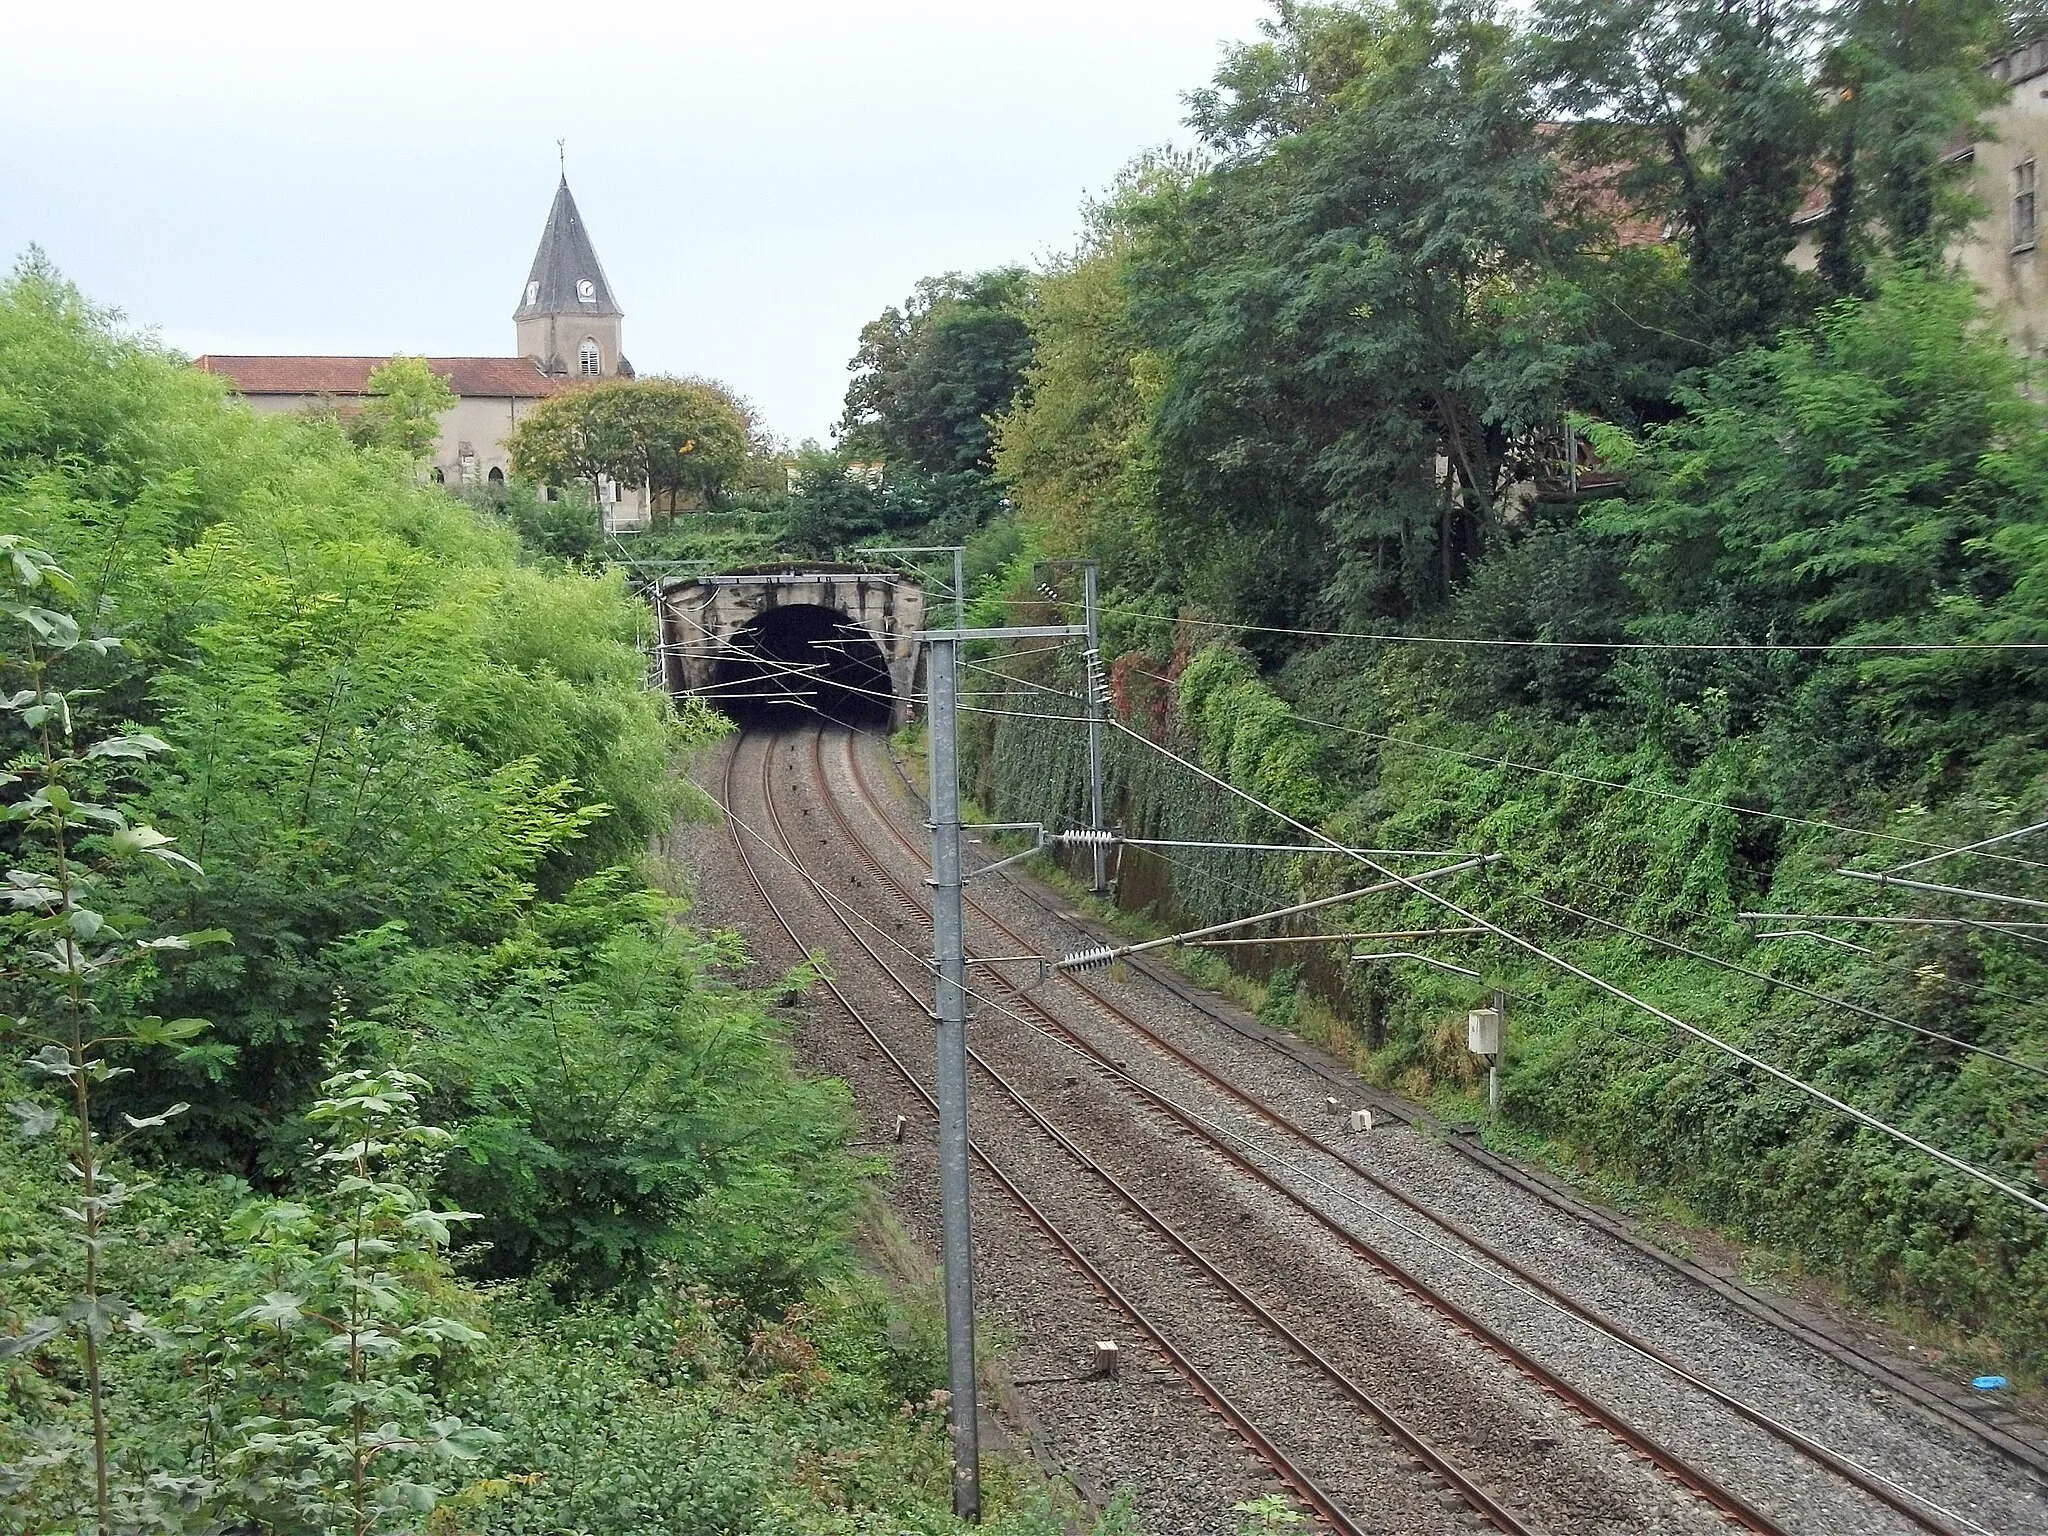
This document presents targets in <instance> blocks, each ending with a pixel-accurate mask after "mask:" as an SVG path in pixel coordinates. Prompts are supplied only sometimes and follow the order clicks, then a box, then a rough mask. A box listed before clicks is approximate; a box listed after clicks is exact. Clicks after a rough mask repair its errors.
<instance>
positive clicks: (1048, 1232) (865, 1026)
mask: <svg viewBox="0 0 2048 1536" xmlns="http://www.w3.org/2000/svg"><path fill="white" fill-rule="evenodd" d="M746 739H747V738H746V737H745V736H744V735H742V736H741V738H740V739H739V740H738V741H735V742H734V743H733V746H732V748H731V749H730V750H729V751H728V752H727V754H726V762H725V776H724V789H723V795H722V803H723V806H724V808H725V809H726V810H727V812H728V816H727V829H728V831H729V832H730V834H731V836H732V843H733V850H734V852H735V853H736V854H737V855H738V857H739V860H740V864H741V866H742V867H743V868H744V869H745V870H746V872H747V877H748V879H749V881H750V882H751V883H752V884H753V887H754V890H755V892H756V894H758V895H759V896H760V898H761V903H762V905H763V906H764V907H765V908H766V909H767V911H768V914H769V915H770V916H771V917H773V918H774V919H775V922H776V925H777V926H778V927H780V928H781V929H782V931H783V933H784V934H785V935H787V936H788V938H789V941H790V943H791V944H793V945H795V946H796V949H797V951H798V953H800V954H808V953H809V952H810V951H809V949H808V948H807V946H806V945H805V944H804V941H803V940H802V938H800V937H799V936H798V934H797V931H796V929H795V927H794V926H793V925H792V924H791V922H790V921H789V918H788V915H787V914H786V913H785V912H784V911H783V909H782V907H781V906H780V905H778V904H777V902H776V900H775V898H774V897H773V896H771V895H770V894H769V892H768V885H767V882H766V881H765V880H764V879H763V878H762V875H761V871H760V869H759V867H758V866H757V865H756V864H755V862H754V859H753V856H752V855H751V854H750V853H749V852H748V851H747V847H746V840H745V837H744V836H743V835H742V833H741V831H740V828H739V825H738V823H737V821H736V820H735V819H734V818H733V817H732V816H731V815H730V810H731V806H732V785H733V770H734V768H735V766H736V765H737V763H738V761H739V754H740V747H741V745H742V744H743V743H744V742H745V740H746ZM767 739H768V740H769V741H770V742H771V743H772V742H773V741H774V740H775V739H776V738H775V737H773V736H771V737H769V738H767ZM772 753H773V747H772V745H771V747H770V750H769V756H768V757H766V758H764V761H763V775H762V778H763V785H762V789H763V794H762V799H763V803H764V804H765V805H766V806H767V808H768V813H769V817H770V819H771V821H773V823H774V826H775V833H776V836H777V837H778V838H780V839H781V840H782V841H783V843H784V847H785V849H786V850H790V851H791V856H792V857H793V856H794V855H793V844H792V843H791V842H790V840H789V838H788V835H787V833H786V831H785V829H784V828H783V826H782V823H781V818H780V815H779V814H778V813H777V812H776V810H775V804H774V799H773V797H772V795H770V794H769V793H768V777H769V773H770V772H771V771H772V768H773V758H772ZM841 922H842V923H844V919H843V918H842V919H841ZM845 926H847V928H848V930H849V932H851V931H852V927H851V925H850V924H846V925H845ZM854 936H855V938H856V940H857V941H858V940H859V935H858V934H857V933H856V934H855V935H854ZM861 942H862V943H863V947H865V942H864V941H861ZM885 969H886V968H885ZM891 974H892V975H893V973H891ZM821 979H822V980H823V981H824V984H825V988H826V990H827V991H828V992H830V993H831V994H832V997H833V999H834V1000H835V1001H836V1002H837V1003H838V1004H839V1006H840V1008H841V1009H842V1010H843V1011H844V1012H845V1014H846V1016H847V1017H848V1018H849V1019H851V1020H852V1021H853V1022H854V1024H855V1025H856V1026H857V1027H858V1028H859V1029H860V1030H861V1032H862V1033H863V1034H865V1035H866V1036H867V1037H868V1040H869V1042H870V1043H871V1044H873V1046H874V1047H875V1049H876V1050H878V1051H880V1052H881V1053H882V1056H883V1058H884V1059H885V1060H886V1061H887V1062H888V1063H889V1065H890V1066H891V1067H892V1068H894V1070H895V1072H896V1074H897V1076H899V1077H901V1078H902V1079H903V1081H904V1083H905V1084H906V1085H907V1086H908V1087H909V1088H910V1089H911V1091H912V1092H914V1093H915V1094H917V1096H918V1097H919V1098H920V1099H922V1100H923V1101H924V1105H925V1109H926V1111H927V1112H928V1113H929V1114H930V1115H931V1116H932V1117H933V1118H934V1119H936V1118H937V1116H938V1101H937V1100H936V1099H935V1098H933V1096H932V1094H931V1092H930V1090H929V1089H927V1088H926V1087H925V1085H924V1084H923V1083H922V1082H920V1081H919V1080H918V1078H917V1074H916V1073H915V1072H913V1071H912V1070H911V1069H910V1067H909V1065H908V1064H907V1063H906V1062H905V1061H904V1060H903V1058H902V1057H901V1056H899V1055H898V1054H897V1053H896V1051H895V1050H894V1049H893V1048H892V1047H891V1046H890V1045H889V1043H888V1041H887V1040H885V1039H883V1038H882V1034H881V1031H880V1030H878V1029H877V1028H876V1027H875V1026H874V1024H873V1022H872V1021H870V1020H869V1019H868V1017H867V1015H865V1014H864V1013H862V1012H861V1010H860V1009H858V1008H856V1007H855V1006H854V1004H853V1001H852V1000H851V999H850V998H848V997H847V995H846V993H845V992H844V991H843V990H842V989H841V988H840V986H839V984H838V982H837V981H836V980H834V979H833V978H832V977H830V976H825V977H823V978H821ZM969 1152H970V1155H972V1157H973V1158H974V1160H975V1162H976V1163H978V1164H979V1165H980V1166H981V1168H982V1170H983V1171H984V1172H985V1173H987V1174H988V1176H989V1177H990V1178H991V1179H993V1180H994V1181H995V1183H996V1185H997V1187H998V1188H999V1189H1001V1190H1002V1191H1003V1193H1004V1194H1005V1195H1006V1196H1008V1198H1009V1199H1010V1201H1011V1203H1012V1204H1014V1205H1015V1206H1016V1207H1017V1209H1018V1210H1019V1211H1020V1212H1021V1213H1022V1214H1023V1215H1024V1217H1025V1218H1026V1219H1027V1220H1029V1221H1030V1222H1031V1224H1032V1225H1033V1226H1035V1227H1037V1228H1038V1230H1039V1231H1040V1232H1042V1233H1043V1234H1044V1235H1045V1237H1046V1238H1047V1240H1048V1241H1050V1242H1051V1243H1052V1245H1053V1246H1054V1247H1055V1248H1056V1249H1057V1250H1058V1251H1059V1252H1060V1253H1061V1254H1062V1255H1063V1256H1064V1257H1065V1258H1066V1260H1067V1261H1068V1262H1069V1263H1071V1264H1072V1265H1073V1266H1074V1267H1075V1268H1076V1269H1078V1270H1079V1271H1080V1272H1081V1274H1082V1276H1083V1277H1084V1278H1085V1279H1086V1280H1087V1281H1088V1283H1089V1284H1090V1285H1092V1286H1093V1287H1094V1288H1095V1289H1096V1290H1097V1291H1098V1292H1100V1293H1101V1294H1102V1295H1103V1296H1104V1297H1106V1298H1107V1299H1108V1300H1109V1301H1110V1303H1111V1304H1112V1305H1113V1306H1115V1307H1116V1308H1117V1309H1118V1310H1119V1311H1121V1312H1122V1313H1123V1314H1124V1315H1125V1316H1126V1317H1128V1318H1129V1319H1130V1321H1131V1324H1132V1326H1133V1327H1135V1328H1136V1329H1137V1330H1138V1331H1139V1332H1140V1333H1142V1334H1143V1335H1144V1336H1145V1337H1146V1338H1147V1339H1149V1340H1151V1341H1152V1343H1153V1345H1154V1347H1156V1348H1157V1349H1158V1350H1159V1352H1160V1353H1161V1354H1162V1355H1163V1356H1164V1357H1165V1359H1166V1361H1167V1363H1168V1364H1169V1365H1170V1366H1172V1367H1173V1369H1174V1370H1175V1371H1176V1372H1178V1373H1179V1375H1180V1376H1181V1377H1182V1378H1183V1379H1184V1380H1186V1381H1187V1383H1188V1384H1189V1385H1190V1386H1191V1387H1193V1388H1194V1390H1195V1392H1196V1394H1197V1395H1198V1396H1199V1397H1200V1398H1201V1399H1202V1400H1203V1401H1204V1402H1206V1403H1208V1404H1209V1406H1210V1407H1211V1408H1212V1409H1214V1410H1215V1412H1216V1413H1217V1415H1218V1416H1219V1417H1221V1418H1222V1419H1223V1420H1224V1422H1225V1423H1227V1424H1229V1425H1230V1426H1231V1428H1232V1429H1233V1430H1235V1431H1236V1432H1237V1434H1238V1435H1239V1436H1240V1437H1241V1438H1242V1439H1243V1440H1244V1441H1245V1443H1246V1444H1248V1445H1249V1446H1250V1447H1251V1448H1252V1450H1253V1452H1254V1453H1255V1454H1256V1455H1257V1456H1258V1457H1259V1458H1260V1460H1262V1461H1264V1462H1265V1463H1266V1464H1267V1466H1269V1467H1270V1468H1272V1470H1273V1472H1274V1473H1275V1475H1276V1476H1278V1477H1279V1479H1280V1480H1281V1482H1282V1483H1284V1484H1285V1485H1286V1486H1287V1487H1288V1488H1289V1489H1290V1490H1292V1491H1293V1493H1294V1494H1295V1495H1296V1497H1298V1498H1299V1499H1301V1501H1302V1502H1303V1503H1304V1504H1306V1505H1308V1506H1309V1508H1310V1509H1312V1510H1314V1511H1315V1513H1316V1514H1317V1515H1318V1516H1319V1517H1321V1519H1322V1520H1323V1521H1324V1522H1325V1523H1326V1524H1328V1525H1329V1526H1330V1527H1331V1528H1332V1529H1333V1530H1335V1531H1337V1532H1339V1533H1340V1536H1367V1528H1366V1527H1364V1526H1361V1525H1360V1524H1358V1523H1357V1522H1356V1521H1354V1520H1353V1519H1352V1518H1351V1517H1350V1516H1349V1515H1347V1514H1346V1513H1345V1512H1344V1510H1343V1508H1342V1507H1341V1506H1340V1505H1339V1504H1338V1503H1337V1502H1336V1500H1335V1499H1334V1498H1333V1497H1332V1496H1331V1495H1329V1494H1328V1493H1326V1492H1324V1490H1323V1489H1322V1488H1321V1487H1320V1486H1318V1484H1317V1483H1316V1482H1315V1480H1314V1479H1313V1478H1312V1477H1310V1476H1309V1474H1308V1473H1307V1472H1305V1471H1304V1470H1303V1469H1302V1468H1301V1467H1300V1466H1299V1465H1297V1464H1296V1463H1295V1462H1294V1460H1293V1459H1292V1458H1291V1457H1289V1456H1288V1455H1287V1453H1286V1452H1285V1451H1283V1450H1282V1449H1281V1448H1280V1447H1279V1446H1278V1445H1276V1444H1275V1443H1274V1442H1273V1441H1272V1439H1271V1438H1270V1437H1269V1436H1268V1435H1267V1434H1266V1433H1265V1432H1264V1431H1263V1430H1261V1429H1260V1428H1259V1427H1258V1425H1257V1424H1256V1423H1254V1422H1253V1420H1252V1419H1251V1417H1250V1415H1249V1414H1248V1413H1246V1411H1245V1410H1244V1409H1242V1408H1240V1407H1239V1406H1238V1405H1237V1404H1236V1403H1235V1402H1234V1401H1233V1400H1232V1399H1231V1397H1230V1395H1229V1394H1228V1393H1226V1392H1225V1391H1224V1390H1223V1389H1222V1388H1221V1387H1219V1386H1217V1385H1216V1383H1215V1382H1213V1381H1211V1380H1210V1379H1209V1377H1208V1376H1207V1374H1205V1373H1204V1372H1203V1371H1202V1369H1201V1368H1200V1367H1199V1366H1198V1365H1196V1364H1195V1362H1194V1361H1193V1360H1192V1359H1190V1358H1189V1357H1188V1356H1187V1355H1186V1354H1185V1353H1183V1352H1182V1351H1181V1350H1180V1349H1179V1348H1178V1347H1177V1346H1176V1345H1175V1344H1174V1343H1173V1341H1172V1340H1171V1339H1170V1338H1168V1337H1167V1335H1166V1333H1165V1332H1164V1330H1163V1329H1162V1328H1161V1327H1160V1326H1159V1325H1158V1324H1156V1323H1155V1322H1153V1321H1152V1319H1151V1318H1150V1317H1148V1316H1147V1315H1146V1313H1145V1311H1144V1309H1143V1308H1142V1307H1140V1306H1139V1305H1138V1304H1137V1303H1136V1302H1135V1301H1134V1300H1132V1299H1131V1298H1130V1297H1129V1296H1127V1295H1125V1294H1124V1292H1123V1291H1122V1290H1121V1289H1120V1288H1119V1287H1118V1286H1117V1285H1116V1283H1115V1282H1114V1281H1112V1280H1111V1279H1110V1278H1109V1277H1108V1276H1107V1275H1105V1274H1104V1273H1103V1272H1102V1271H1101V1270H1100V1269H1098V1268H1097V1267H1096V1266H1095V1264H1094V1263H1093V1262H1092V1261H1091V1260H1090V1259H1089V1258H1088V1256H1087V1255H1086V1254H1085V1253H1083V1252H1082V1251H1081V1249H1080V1248H1079V1247H1078V1246H1077V1245H1076V1244H1075V1243H1074V1242H1073V1240H1072V1239H1070V1238H1069V1237H1068V1236H1067V1235H1066V1234H1065V1233H1064V1232H1062V1231H1061V1230H1060V1228H1059V1226H1058V1225H1057V1224H1056V1223H1055V1222H1054V1221H1053V1220H1052V1218H1051V1217H1050V1216H1048V1215H1047V1214H1046V1213H1045V1211H1044V1210H1042V1209H1041V1208H1040V1207H1039V1206H1038V1205H1037V1204H1036V1202H1034V1201H1033V1200H1032V1199H1031V1197H1030V1196H1028V1195H1026V1194H1025V1193H1024V1191H1023V1190H1022V1189H1021V1188H1019V1187H1018V1185H1017V1183H1016V1182H1015V1181H1014V1180H1013V1179H1011V1177H1010V1176H1009V1175H1008V1174H1007V1173H1005V1172H1004V1171H1003V1170H1002V1168H1000V1167H999V1166H997V1164H996V1162H995V1161H994V1159H993V1158H991V1157H990V1156H989V1155H988V1153H987V1152H986V1151H985V1150H984V1149H983V1148H982V1147H981V1145H980V1144H979V1143H978V1142H971V1143H970V1144H969ZM1502 1529H1503V1530H1506V1531H1509V1532H1515V1533H1525V1532H1526V1528H1525V1527H1523V1526H1521V1525H1520V1524H1519V1523H1518V1522H1517V1523H1511V1524H1508V1525H1504V1526H1502Z"/></svg>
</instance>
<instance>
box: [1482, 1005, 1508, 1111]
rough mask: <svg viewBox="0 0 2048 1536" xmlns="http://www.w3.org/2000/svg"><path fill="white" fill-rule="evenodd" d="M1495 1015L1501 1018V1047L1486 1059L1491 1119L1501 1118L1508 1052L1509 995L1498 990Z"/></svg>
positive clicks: (1487, 1095)
mask: <svg viewBox="0 0 2048 1536" xmlns="http://www.w3.org/2000/svg"><path fill="white" fill-rule="evenodd" d="M1493 1013H1494V1017H1495V1018H1497V1019H1499V1020H1500V1025H1499V1028H1500V1049H1499V1050H1497V1051H1495V1052H1494V1053H1493V1054H1492V1055H1491V1056H1489V1057H1488V1058H1487V1059H1486V1115H1487V1118H1488V1119H1490V1120H1498V1119H1499V1118H1500V1059H1501V1057H1503V1056H1505V1055H1507V1053H1508V995H1507V993H1505V992H1501V991H1496V992H1495V993H1494V994H1493Z"/></svg>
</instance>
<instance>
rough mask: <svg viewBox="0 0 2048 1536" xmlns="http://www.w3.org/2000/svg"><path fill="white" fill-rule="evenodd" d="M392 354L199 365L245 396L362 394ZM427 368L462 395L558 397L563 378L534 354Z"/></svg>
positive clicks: (442, 361)
mask: <svg viewBox="0 0 2048 1536" xmlns="http://www.w3.org/2000/svg"><path fill="white" fill-rule="evenodd" d="M390 361H391V359H390V358H388V357H222V356H219V355H211V354H210V355H208V356H206V357H201V358H196V359H194V362H195V364H196V366H198V367H199V368H201V369H203V370H205V371H206V372H207V373H217V374H219V375H220V376H221V377H222V378H224V379H226V380H227V381H228V382H229V383H230V384H232V385H233V386H234V387H235V388H236V390H238V391H239V392H240V393H242V394H245V395H360V394H363V393H365V392H367V390H368V389H369V387H370V372H371V370H372V369H374V368H380V367H382V366H383V365H384V364H385V363H388V362H390ZM427 366H428V367H429V368H432V369H433V370H434V372H436V373H438V374H440V375H441V377H442V378H444V379H446V380H447V381H448V387H449V388H450V389H452V390H454V391H455V393H456V394H458V395H463V396H473V395H481V396H485V397H487V398H490V399H495V400H503V399H508V398H509V399H515V400H531V399H538V398H539V397H541V396H543V395H552V394H554V393H555V392H556V391H557V390H559V389H560V388H561V387H562V383H563V381H562V380H560V379H551V378H549V377H548V376H547V375H546V374H544V373H542V372H541V371H540V369H539V368H538V367H537V366H535V364H534V361H533V359H532V358H530V357H430V358H428V359H427Z"/></svg>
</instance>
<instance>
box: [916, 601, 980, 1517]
mask: <svg viewBox="0 0 2048 1536" xmlns="http://www.w3.org/2000/svg"><path fill="white" fill-rule="evenodd" d="M929 644H930V647H931V650H930V653H929V655H928V657H927V659H926V669H927V670H926V677H927V679H928V686H929V688H930V701H929V703H928V705H927V711H928V715H929V718H928V720H927V721H926V727H927V729H928V731H929V732H930V741H929V745H930V756H931V813H932V958H933V960H934V961H935V962H936V965H937V970H938V977H937V988H936V990H937V994H938V995H937V998H936V1003H937V1010H936V1011H937V1016H938V1068H939V1071H938V1089H939V1094H938V1097H939V1204H940V1208H941V1211H942V1213H943V1217H944V1228H945V1240H944V1248H943V1261H944V1265H945V1277H946V1378H947V1384H948V1386H949V1387H950V1388H951V1391H952V1401H951V1403H950V1404H949V1405H948V1407H947V1409H946V1419H947V1427H948V1428H949V1429H950V1430H951V1432H952V1438H953V1513H954V1514H956V1515H958V1516H959V1517H960V1518H961V1519H963V1520H979V1519H980V1518H981V1446H980V1439H979V1425H978V1421H977V1418H976V1410H975V1380H974V1239H973V1234H972V1231H971V1228H970V1226H969V1220H968V1188H967V1168H968V1163H967V1159H968V1145H969V1143H968V1129H967V960H966V953H965V949H964V943H965V940H964V933H963V928H962V919H961V897H960V759H959V742H958V739H957V737H956V734H955V729H956V726H957V724H958V715H957V710H958V707H959V706H958V690H959V673H958V670H957V664H958V660H959V650H960V643H959V642H958V641H957V640H951V639H944V640H941V639H935V640H932V641H930V642H929Z"/></svg>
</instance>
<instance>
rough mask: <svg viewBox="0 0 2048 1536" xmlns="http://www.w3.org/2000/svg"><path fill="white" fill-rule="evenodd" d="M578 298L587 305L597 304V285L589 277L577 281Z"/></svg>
mask: <svg viewBox="0 0 2048 1536" xmlns="http://www.w3.org/2000/svg"><path fill="white" fill-rule="evenodd" d="M576 297H577V298H579V299H581V300H582V301H583V302H584V303H585V304H595V303H596V302H597V284H595V283H593V282H592V281H591V280H590V279H589V278H587V277H579V278H578V279H577V280H576Z"/></svg>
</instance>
